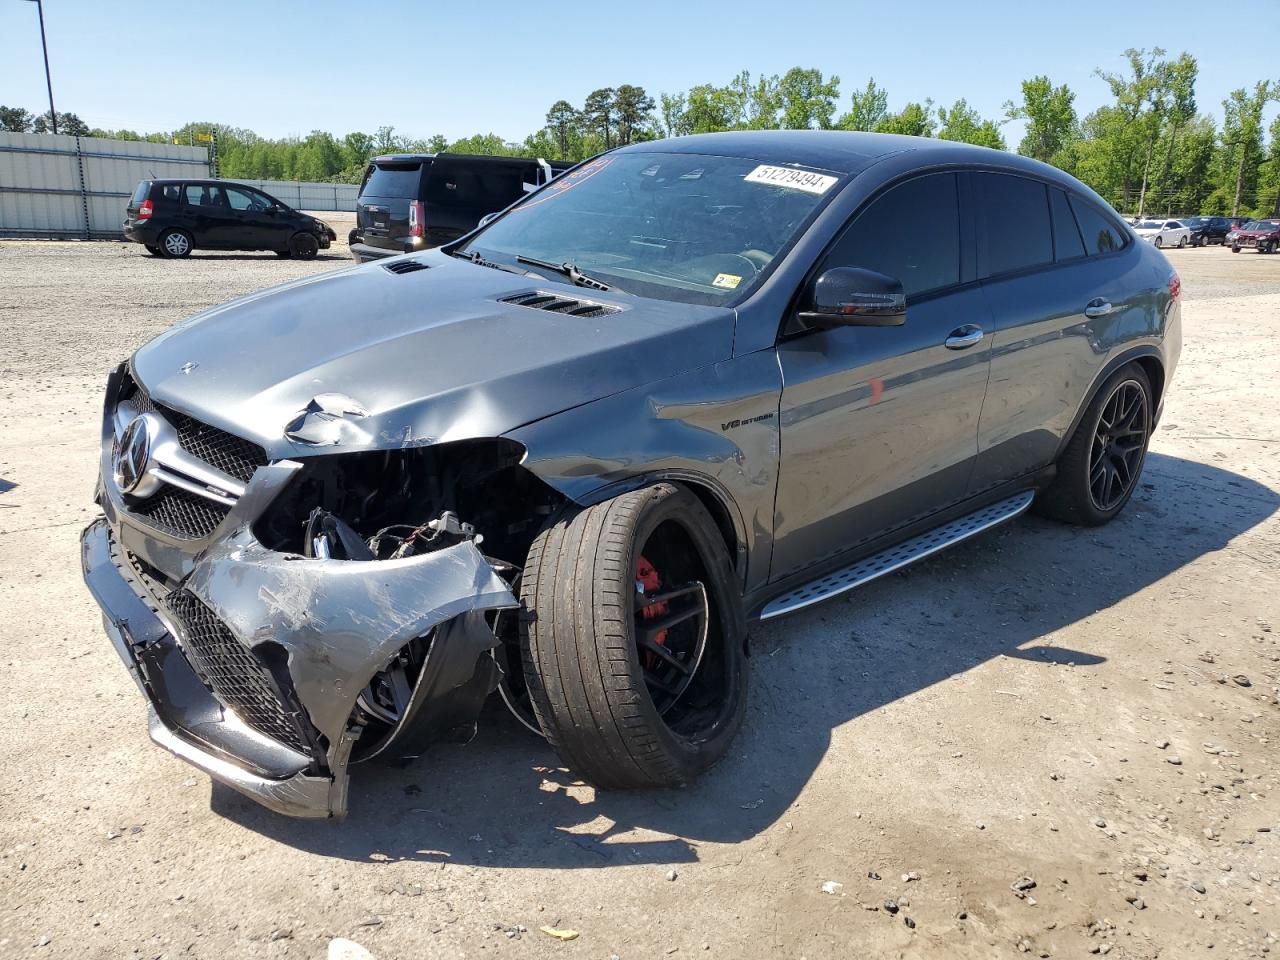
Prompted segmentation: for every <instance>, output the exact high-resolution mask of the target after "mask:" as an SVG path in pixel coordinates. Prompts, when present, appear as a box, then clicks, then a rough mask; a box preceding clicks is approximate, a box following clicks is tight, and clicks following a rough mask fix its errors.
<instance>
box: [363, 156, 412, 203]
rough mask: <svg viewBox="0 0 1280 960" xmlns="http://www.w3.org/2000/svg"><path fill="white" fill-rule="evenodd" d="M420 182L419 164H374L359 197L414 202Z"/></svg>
mask: <svg viewBox="0 0 1280 960" xmlns="http://www.w3.org/2000/svg"><path fill="white" fill-rule="evenodd" d="M421 182H422V164H421V163H375V164H374V165H373V169H372V170H370V171H369V178H368V179H367V180H366V181H365V184H364V189H363V190H361V191H360V196H362V197H365V196H368V197H400V198H408V199H410V200H416V199H417V197H418V186H419V184H420V183H421Z"/></svg>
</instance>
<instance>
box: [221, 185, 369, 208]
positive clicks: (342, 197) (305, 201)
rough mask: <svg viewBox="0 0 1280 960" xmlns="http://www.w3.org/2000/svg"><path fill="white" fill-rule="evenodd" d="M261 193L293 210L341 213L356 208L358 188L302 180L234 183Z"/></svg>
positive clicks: (355, 186) (356, 186)
mask: <svg viewBox="0 0 1280 960" xmlns="http://www.w3.org/2000/svg"><path fill="white" fill-rule="evenodd" d="M236 182H237V183H247V184H248V185H249V186H251V187H257V188H258V189H259V190H265V191H266V192H267V193H269V194H271V195H272V196H273V197H275V198H276V199H277V200H280V201H282V202H283V203H287V204H288V205H289V206H291V207H293V208H294V209H297V210H321V211H323V210H334V211H338V210H344V211H348V212H352V211H354V210H355V208H356V197H357V196H359V194H360V187H359V186H358V185H356V184H354V183H308V182H306V181H302V180H237V181H236Z"/></svg>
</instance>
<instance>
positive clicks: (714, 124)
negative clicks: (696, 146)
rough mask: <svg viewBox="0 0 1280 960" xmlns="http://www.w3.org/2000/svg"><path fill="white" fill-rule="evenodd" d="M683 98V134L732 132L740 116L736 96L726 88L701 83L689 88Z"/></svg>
mask: <svg viewBox="0 0 1280 960" xmlns="http://www.w3.org/2000/svg"><path fill="white" fill-rule="evenodd" d="M684 96H685V105H684V113H683V118H682V122H683V126H684V132H685V133H718V132H720V131H722V130H732V129H733V128H734V126H736V125H737V122H738V118H739V117H740V116H741V110H740V104H739V102H738V98H737V96H736V95H735V94H734V92H733V91H732V90H731V89H729V88H728V87H716V86H712V85H711V84H709V83H701V84H699V85H698V86H696V87H690V88H689V92H688V93H687V94H685V95H684Z"/></svg>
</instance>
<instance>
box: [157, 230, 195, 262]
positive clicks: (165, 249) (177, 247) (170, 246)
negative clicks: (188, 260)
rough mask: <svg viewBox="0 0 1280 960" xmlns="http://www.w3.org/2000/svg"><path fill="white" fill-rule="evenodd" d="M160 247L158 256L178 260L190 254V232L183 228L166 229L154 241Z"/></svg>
mask: <svg viewBox="0 0 1280 960" xmlns="http://www.w3.org/2000/svg"><path fill="white" fill-rule="evenodd" d="M156 246H157V247H159V248H160V256H162V257H165V258H167V259H169V260H180V259H182V258H183V257H189V256H191V248H192V243H191V234H189V233H187V231H185V230H166V231H165V232H164V233H162V234H160V239H159V240H157V241H156Z"/></svg>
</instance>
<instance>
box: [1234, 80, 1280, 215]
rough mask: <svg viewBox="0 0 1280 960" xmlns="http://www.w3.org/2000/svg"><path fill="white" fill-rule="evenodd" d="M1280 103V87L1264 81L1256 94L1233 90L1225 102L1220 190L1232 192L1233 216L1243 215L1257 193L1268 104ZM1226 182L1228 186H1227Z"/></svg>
mask: <svg viewBox="0 0 1280 960" xmlns="http://www.w3.org/2000/svg"><path fill="white" fill-rule="evenodd" d="M1278 99H1280V83H1273V82H1271V81H1270V80H1261V81H1259V82H1258V83H1255V84H1254V85H1253V91H1252V92H1246V91H1245V90H1244V89H1239V90H1232V91H1231V94H1230V96H1228V97H1227V99H1226V100H1223V101H1222V106H1223V110H1224V112H1225V118H1224V120H1223V124H1222V151H1221V154H1220V156H1221V162H1220V164H1219V182H1220V186H1222V187H1223V188H1225V189H1227V190H1228V191H1230V193H1229V195H1230V197H1231V215H1232V216H1233V217H1234V216H1236V215H1237V214H1239V213H1240V209H1241V205H1242V203H1243V202H1244V201H1245V200H1246V199H1247V198H1248V197H1250V196H1251V195H1252V194H1253V193H1254V191H1255V190H1256V189H1257V185H1258V173H1259V169H1258V167H1259V164H1260V163H1261V162H1262V159H1263V152H1262V132H1263V131H1262V113H1263V111H1264V110H1265V109H1266V107H1267V104H1268V103H1270V102H1271V101H1273V100H1278ZM1224 181H1225V182H1224ZM1245 205H1246V206H1248V204H1245Z"/></svg>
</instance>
